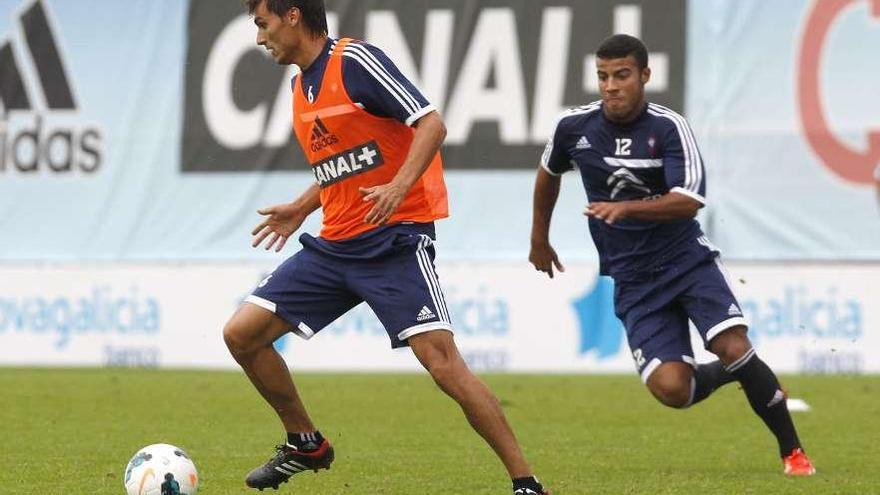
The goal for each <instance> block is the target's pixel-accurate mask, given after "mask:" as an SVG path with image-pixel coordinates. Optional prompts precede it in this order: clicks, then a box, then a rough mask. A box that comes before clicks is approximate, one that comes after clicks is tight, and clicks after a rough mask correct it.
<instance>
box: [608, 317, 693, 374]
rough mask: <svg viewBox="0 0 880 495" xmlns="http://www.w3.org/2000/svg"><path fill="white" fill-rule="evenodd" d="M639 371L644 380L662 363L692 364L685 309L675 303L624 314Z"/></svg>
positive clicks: (627, 333)
mask: <svg viewBox="0 0 880 495" xmlns="http://www.w3.org/2000/svg"><path fill="white" fill-rule="evenodd" d="M623 323H624V327H625V328H626V337H627V341H628V343H629V347H630V350H632V354H633V361H634V363H635V365H636V371H638V373H639V375H640V376H641V377H642V381H643V382H644V383H648V379H649V378H650V377H651V375H652V374H653V373H654V372H655V371H656V370H657V369H658V368H660V366H661V365H662V364H663V363H669V362H675V363H687V364H688V365H693V364H694V363H695V362H696V361H695V360H694V352H693V348H692V347H691V341H690V334H689V331H688V319H687V314H685V312H684V309H683V308H682V307H681V306H680V305H679V304H677V303H675V302H673V303H670V304H667V305H665V306H662V307H660V308H658V309H654V310H653V311H650V312H648V313H638V312H637V308H636V309H634V310H631V311H629V312H628V313H627V314H624V315H623Z"/></svg>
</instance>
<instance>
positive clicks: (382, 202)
mask: <svg viewBox="0 0 880 495" xmlns="http://www.w3.org/2000/svg"><path fill="white" fill-rule="evenodd" d="M359 189H360V192H361V194H362V195H363V197H364V201H365V202H371V203H373V207H372V208H370V211H369V212H367V216H365V217H364V221H365V222H367V223H372V224H375V225H382V224H384V223H385V222H387V221H388V219H389V218H391V215H393V214H394V212H395V211H397V208H398V207H400V203H402V202H403V198H405V197H406V190H405V189H404V188H403V187H401V186H399V185H397V184H395V183H394V182H389V183H388V184H382V185H379V186H373V187H361V188H359Z"/></svg>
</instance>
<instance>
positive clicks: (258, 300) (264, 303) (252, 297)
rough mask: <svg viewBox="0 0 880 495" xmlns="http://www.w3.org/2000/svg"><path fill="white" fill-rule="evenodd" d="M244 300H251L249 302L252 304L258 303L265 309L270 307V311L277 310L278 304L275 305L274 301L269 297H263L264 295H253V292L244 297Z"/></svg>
mask: <svg viewBox="0 0 880 495" xmlns="http://www.w3.org/2000/svg"><path fill="white" fill-rule="evenodd" d="M244 302H249V303H251V304H256V305H257V306H259V307H261V308H263V309H268V310H269V311H271V312H273V313H274V312H275V308H276V307H277V306H276V305H275V303H273V302H272V301H270V300H268V299H263V298H262V297H259V296H255V295H253V294H251V295H249V296H247V297H246V298H244Z"/></svg>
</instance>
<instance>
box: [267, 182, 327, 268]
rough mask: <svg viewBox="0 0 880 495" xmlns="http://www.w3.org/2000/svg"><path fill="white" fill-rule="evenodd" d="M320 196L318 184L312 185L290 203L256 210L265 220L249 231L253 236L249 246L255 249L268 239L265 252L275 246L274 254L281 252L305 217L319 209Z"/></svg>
mask: <svg viewBox="0 0 880 495" xmlns="http://www.w3.org/2000/svg"><path fill="white" fill-rule="evenodd" d="M320 194H321V189H320V188H319V187H318V184H312V186H311V187H309V188H308V189H306V191H305V192H304V193H303V194H302V195H301V196H300V197H299V198H297V199H296V200H295V201H293V202H292V203H283V204H280V205H275V206H269V207H266V208H260V209H259V210H257V213H259V214H260V215H265V216H266V218H264V219H263V221H262V222H260V223H259V224H258V225H257V226H256V227H254V230H253V231H251V235H253V236H254V240H253V242H252V243H251V245H252V246H253V247H257V246H259V245H260V243H262V242H263V241H264V240H265V239H266V238H267V237H268V238H269V240H268V241H267V242H266V245H265V249H266V251H268V250H270V249H272V247H273V246H275V252H276V253H277V252H278V251H281V249H282V248H284V245H285V244H286V243H287V239H288V238H289V237H290V236H291V235H292V234H293V233H294V232H296V231H297V230H298V229H299V227H300V226H301V225H302V223H303V222H304V221H305V219H306V217H308V216H309V215H310V214H311V213H312V212H313V211H315V210H317V209H318V208H320V207H321V198H320ZM270 235H271V237H270Z"/></svg>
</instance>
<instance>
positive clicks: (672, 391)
mask: <svg viewBox="0 0 880 495" xmlns="http://www.w3.org/2000/svg"><path fill="white" fill-rule="evenodd" d="M651 393H652V394H654V397H656V398H657V400H658V401H660V403H661V404H663V405H664V406H667V407H672V408H675V409H683V408H685V407H687V406H688V405H690V400H691V389H690V386H686V387H682V386H679V385H678V384H668V385H667V384H662V385H658V386H654V387H651Z"/></svg>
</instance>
